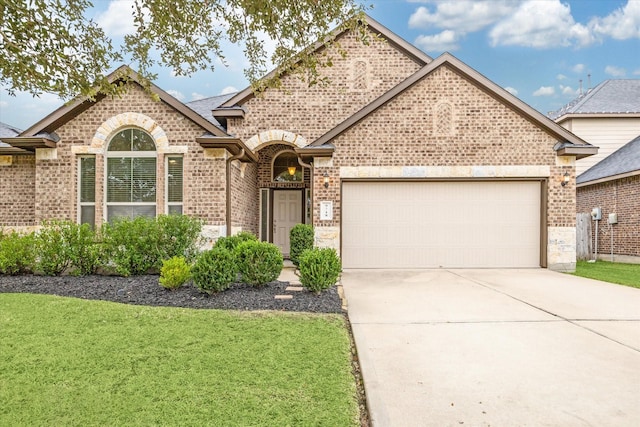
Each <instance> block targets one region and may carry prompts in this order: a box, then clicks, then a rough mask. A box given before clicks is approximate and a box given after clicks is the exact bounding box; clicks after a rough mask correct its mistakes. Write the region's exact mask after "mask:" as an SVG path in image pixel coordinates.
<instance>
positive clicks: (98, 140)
mask: <svg viewBox="0 0 640 427" xmlns="http://www.w3.org/2000/svg"><path fill="white" fill-rule="evenodd" d="M130 126H132V127H137V128H140V129H143V130H145V131H147V133H149V135H151V137H152V138H153V140H154V141H155V143H156V150H157V151H158V152H159V153H172V152H170V151H167V150H168V149H169V138H168V137H167V134H166V133H165V131H164V130H163V129H162V128H161V127H160V126H159V125H158V123H156V122H155V120H153V119H152V118H151V117H149V116H146V115H144V114H141V113H134V112H128V113H122V114H118V115H116V116H113V117H111V118H110V119H108V120H107V121H106V122H104V123H102V124H101V125H100V126H99V127H98V130H97V131H96V133H95V135H94V136H93V139H92V140H91V146H90V147H89V148H88V149H87V152H85V153H76V154H104V152H105V145H106V144H107V143H108V142H109V140H110V139H111V137H112V136H113V134H114V133H116V132H117V131H119V130H120V129H122V128H125V127H130Z"/></svg>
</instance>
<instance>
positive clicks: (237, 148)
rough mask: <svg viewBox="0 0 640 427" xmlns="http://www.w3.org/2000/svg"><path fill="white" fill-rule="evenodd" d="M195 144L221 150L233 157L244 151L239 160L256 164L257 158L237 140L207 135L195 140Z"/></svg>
mask: <svg viewBox="0 0 640 427" xmlns="http://www.w3.org/2000/svg"><path fill="white" fill-rule="evenodd" d="M196 142H197V143H198V144H200V146H201V147H202V148H222V149H224V150H227V151H228V152H229V153H231V154H232V155H234V156H237V155H238V154H240V153H242V150H244V155H243V156H242V157H241V158H240V159H239V160H240V161H243V162H251V163H257V162H258V156H257V155H256V154H255V153H253V152H252V151H251V150H249V148H247V146H246V145H244V143H243V142H242V141H241V140H240V139H238V138H234V137H217V136H208V135H207V136H201V137H199V138H196Z"/></svg>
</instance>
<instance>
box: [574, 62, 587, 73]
mask: <svg viewBox="0 0 640 427" xmlns="http://www.w3.org/2000/svg"><path fill="white" fill-rule="evenodd" d="M585 69H586V66H585V65H584V64H576V65H574V66H573V68H572V69H571V70H572V71H573V72H574V73H578V74H580V73H584V70H585Z"/></svg>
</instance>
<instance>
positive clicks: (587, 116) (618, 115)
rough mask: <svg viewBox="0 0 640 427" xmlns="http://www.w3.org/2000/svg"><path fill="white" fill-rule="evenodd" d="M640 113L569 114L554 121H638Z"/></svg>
mask: <svg viewBox="0 0 640 427" xmlns="http://www.w3.org/2000/svg"><path fill="white" fill-rule="evenodd" d="M638 118H640V112H637V111H632V112H627V113H568V114H563V115H562V116H560V117H558V118H556V119H554V121H555V122H556V123H563V122H566V121H567V120H573V119H638Z"/></svg>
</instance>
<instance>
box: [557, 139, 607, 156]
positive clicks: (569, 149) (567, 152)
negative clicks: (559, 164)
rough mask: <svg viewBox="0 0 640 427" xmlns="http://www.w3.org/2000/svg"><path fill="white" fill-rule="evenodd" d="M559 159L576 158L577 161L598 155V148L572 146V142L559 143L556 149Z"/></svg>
mask: <svg viewBox="0 0 640 427" xmlns="http://www.w3.org/2000/svg"><path fill="white" fill-rule="evenodd" d="M553 149H554V150H556V155H557V156H558V157H564V156H575V158H576V159H584V158H585V157H589V156H593V155H594V154H598V147H596V146H593V145H582V144H572V143H570V142H559V143H557V144H556V145H555V146H554V147H553Z"/></svg>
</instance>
